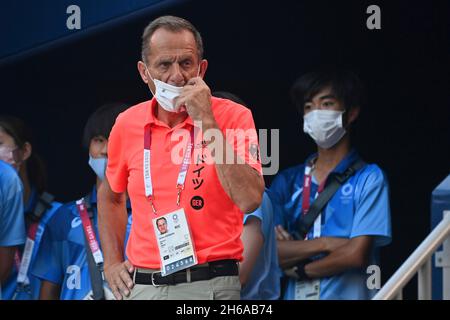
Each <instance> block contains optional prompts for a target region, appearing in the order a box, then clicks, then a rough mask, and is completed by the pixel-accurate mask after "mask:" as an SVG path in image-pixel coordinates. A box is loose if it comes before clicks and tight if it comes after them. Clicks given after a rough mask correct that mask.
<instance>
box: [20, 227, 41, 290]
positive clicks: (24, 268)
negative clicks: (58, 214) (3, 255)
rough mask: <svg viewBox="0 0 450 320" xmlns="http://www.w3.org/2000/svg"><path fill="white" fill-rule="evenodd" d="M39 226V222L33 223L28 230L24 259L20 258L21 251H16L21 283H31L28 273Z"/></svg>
mask: <svg viewBox="0 0 450 320" xmlns="http://www.w3.org/2000/svg"><path fill="white" fill-rule="evenodd" d="M38 226H39V223H38V222H35V223H32V224H31V225H30V228H29V230H28V237H27V241H26V242H25V248H24V250H23V255H22V259H20V255H19V252H18V251H16V256H15V261H16V267H17V269H18V274H17V282H18V283H19V284H23V285H28V284H29V279H28V276H27V275H28V269H29V268H30V264H31V256H32V254H33V249H34V246H35V239H36V232H37V228H38Z"/></svg>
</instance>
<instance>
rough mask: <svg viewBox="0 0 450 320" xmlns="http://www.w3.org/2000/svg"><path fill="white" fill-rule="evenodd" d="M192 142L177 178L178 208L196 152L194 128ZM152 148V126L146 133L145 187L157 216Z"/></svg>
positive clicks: (148, 126)
mask: <svg viewBox="0 0 450 320" xmlns="http://www.w3.org/2000/svg"><path fill="white" fill-rule="evenodd" d="M190 133H191V134H190V136H191V141H190V142H189V143H188V144H187V147H186V152H185V153H184V157H183V162H182V164H181V166H180V171H179V172H178V178H177V186H176V188H177V190H178V193H177V206H180V197H181V192H182V191H183V189H184V183H185V181H186V175H187V172H188V169H189V164H190V158H191V155H192V152H193V150H194V127H192V128H191V131H190ZM151 146H152V131H151V128H150V125H147V126H145V131H144V163H143V166H144V170H143V171H144V186H145V196H146V197H147V198H148V199H149V200H150V204H151V206H152V210H153V213H154V214H156V208H155V205H154V203H153V202H154V199H155V196H154V193H153V184H152V174H151V152H150V150H151Z"/></svg>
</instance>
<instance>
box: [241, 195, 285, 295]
mask: <svg viewBox="0 0 450 320" xmlns="http://www.w3.org/2000/svg"><path fill="white" fill-rule="evenodd" d="M251 217H255V218H257V219H259V220H261V233H262V235H263V238H264V245H263V247H262V248H261V252H260V253H259V255H258V258H257V260H256V263H255V265H254V267H253V270H252V273H251V274H250V277H249V280H248V282H247V283H246V285H245V287H244V288H243V289H242V291H241V299H242V300H275V299H278V298H279V296H280V277H281V270H280V268H279V267H278V254H277V244H276V238H275V229H274V228H275V225H274V223H273V209H272V203H271V201H270V198H269V196H268V195H267V194H266V192H264V195H263V201H262V203H261V206H260V207H259V208H258V209H256V210H255V211H254V212H252V213H249V214H246V215H245V217H244V224H245V223H247V221H248V220H249V219H250V218H251Z"/></svg>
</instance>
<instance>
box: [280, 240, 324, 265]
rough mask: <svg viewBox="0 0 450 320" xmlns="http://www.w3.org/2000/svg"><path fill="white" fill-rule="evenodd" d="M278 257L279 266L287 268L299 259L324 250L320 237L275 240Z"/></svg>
mask: <svg viewBox="0 0 450 320" xmlns="http://www.w3.org/2000/svg"><path fill="white" fill-rule="evenodd" d="M277 247H278V259H279V263H280V266H281V268H283V269H285V268H289V267H292V266H293V265H295V264H297V262H299V261H301V260H305V259H308V258H310V257H313V256H315V255H318V254H320V253H323V252H324V251H325V246H324V244H323V242H322V241H321V239H320V238H318V239H313V240H284V241H277Z"/></svg>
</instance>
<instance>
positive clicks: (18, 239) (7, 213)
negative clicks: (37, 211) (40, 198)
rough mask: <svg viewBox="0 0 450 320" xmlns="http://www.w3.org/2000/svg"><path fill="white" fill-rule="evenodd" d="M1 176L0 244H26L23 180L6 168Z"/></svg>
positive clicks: (6, 245) (3, 245) (4, 245)
mask: <svg viewBox="0 0 450 320" xmlns="http://www.w3.org/2000/svg"><path fill="white" fill-rule="evenodd" d="M6 169H9V168H6ZM12 170H13V169H12V168H11V171H12ZM0 178H1V181H0V183H1V186H0V188H1V189H0V192H1V194H0V201H1V203H0V221H1V223H0V246H2V247H10V246H17V245H21V244H24V243H25V240H26V232H25V219H24V208H23V188H22V182H21V181H20V178H19V176H18V175H17V174H16V173H15V172H14V171H12V172H11V173H9V172H8V170H5V171H4V172H2V173H1V176H0Z"/></svg>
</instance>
